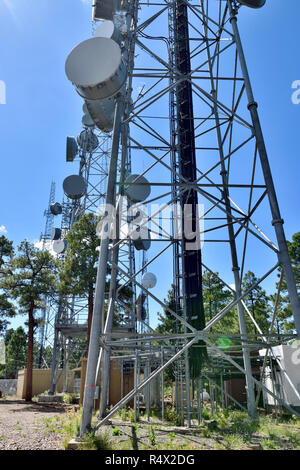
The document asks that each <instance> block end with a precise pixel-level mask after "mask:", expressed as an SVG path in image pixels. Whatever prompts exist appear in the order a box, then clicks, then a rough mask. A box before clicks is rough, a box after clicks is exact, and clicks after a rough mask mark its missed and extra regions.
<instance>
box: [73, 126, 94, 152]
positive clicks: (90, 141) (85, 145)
mask: <svg viewBox="0 0 300 470" xmlns="http://www.w3.org/2000/svg"><path fill="white" fill-rule="evenodd" d="M77 142H78V145H79V147H80V148H81V149H82V150H84V151H85V152H94V150H96V148H97V147H98V144H99V141H98V137H97V136H96V135H95V134H93V132H90V131H88V130H84V131H81V132H80V134H79V135H78V136H77Z"/></svg>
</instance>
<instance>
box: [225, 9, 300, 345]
mask: <svg viewBox="0 0 300 470" xmlns="http://www.w3.org/2000/svg"><path fill="white" fill-rule="evenodd" d="M227 3H228V7H229V11H230V13H231V19H230V21H231V24H232V29H233V32H234V39H235V42H236V48H237V52H238V56H239V60H240V65H241V70H242V74H243V78H244V81H245V88H246V92H247V97H248V109H249V111H250V115H251V119H252V124H253V128H254V132H255V138H256V142H257V148H258V152H259V156H260V162H261V166H262V171H263V174H264V179H265V183H266V187H267V191H268V197H269V203H270V208H271V213H272V217H273V220H272V225H273V226H274V229H275V233H276V238H277V242H278V247H279V252H278V260H279V262H280V264H281V265H282V267H283V270H284V274H285V279H286V283H287V289H288V293H289V298H290V302H291V307H292V311H293V315H294V320H295V325H296V330H297V335H298V337H299V338H300V300H299V296H298V293H297V288H296V283H295V278H294V274H293V270H292V266H291V261H290V257H289V252H288V247H287V243H286V238H285V233H284V228H283V223H284V221H283V219H282V217H281V214H280V209H279V205H278V201H277V196H276V191H275V186H274V182H273V177H272V173H271V169H270V164H269V159H268V154H267V150H266V146H265V142H264V136H263V132H262V128H261V125H260V120H259V115H258V111H257V106H258V105H257V103H256V101H255V99H254V95H253V91H252V86H251V82H250V77H249V73H248V68H247V64H246V59H245V55H244V51H243V46H242V42H241V38H240V33H239V29H238V24H237V11H236V10H235V9H234V8H233V6H232V5H233V4H232V1H231V0H227Z"/></svg>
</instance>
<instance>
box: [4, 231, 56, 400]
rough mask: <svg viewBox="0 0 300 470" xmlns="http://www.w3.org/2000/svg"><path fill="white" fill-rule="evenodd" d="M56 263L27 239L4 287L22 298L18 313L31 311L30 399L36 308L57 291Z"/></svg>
mask: <svg viewBox="0 0 300 470" xmlns="http://www.w3.org/2000/svg"><path fill="white" fill-rule="evenodd" d="M55 285H56V263H55V260H54V258H53V257H52V256H51V255H50V253H49V252H48V251H40V250H39V249H37V248H35V247H34V245H33V244H31V243H29V242H28V241H27V240H25V241H23V242H22V243H21V244H20V246H19V247H18V254H17V255H16V256H15V257H14V258H13V259H12V260H11V262H10V266H9V267H8V268H7V270H6V275H5V276H3V278H2V280H1V284H0V287H2V288H4V289H5V291H6V292H7V293H8V294H9V296H10V297H11V298H12V299H14V300H17V301H18V304H19V308H18V313H19V314H24V313H26V314H27V315H28V343H27V385H26V401H31V398H32V368H33V350H34V330H35V327H36V325H37V321H36V319H35V317H34V314H35V311H36V310H38V309H40V308H41V307H43V298H44V296H46V295H50V294H52V293H53V292H54V288H55Z"/></svg>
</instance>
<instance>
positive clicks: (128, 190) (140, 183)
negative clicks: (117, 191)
mask: <svg viewBox="0 0 300 470" xmlns="http://www.w3.org/2000/svg"><path fill="white" fill-rule="evenodd" d="M135 180H136V182H135V183H134V181H135ZM128 183H132V184H128ZM126 184H128V186H126ZM150 192H151V186H150V183H149V182H148V180H146V178H145V177H144V176H139V175H129V176H128V177H127V178H126V180H125V194H126V196H127V197H128V198H129V199H131V201H133V202H142V201H145V199H147V197H148V196H149V194H150Z"/></svg>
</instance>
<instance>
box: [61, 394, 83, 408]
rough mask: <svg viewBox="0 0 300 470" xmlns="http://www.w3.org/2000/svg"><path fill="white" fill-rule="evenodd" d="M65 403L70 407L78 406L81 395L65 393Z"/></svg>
mask: <svg viewBox="0 0 300 470" xmlns="http://www.w3.org/2000/svg"><path fill="white" fill-rule="evenodd" d="M63 402H64V403H67V404H69V405H76V404H77V403H78V402H79V395H77V394H76V393H64V394H63Z"/></svg>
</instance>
